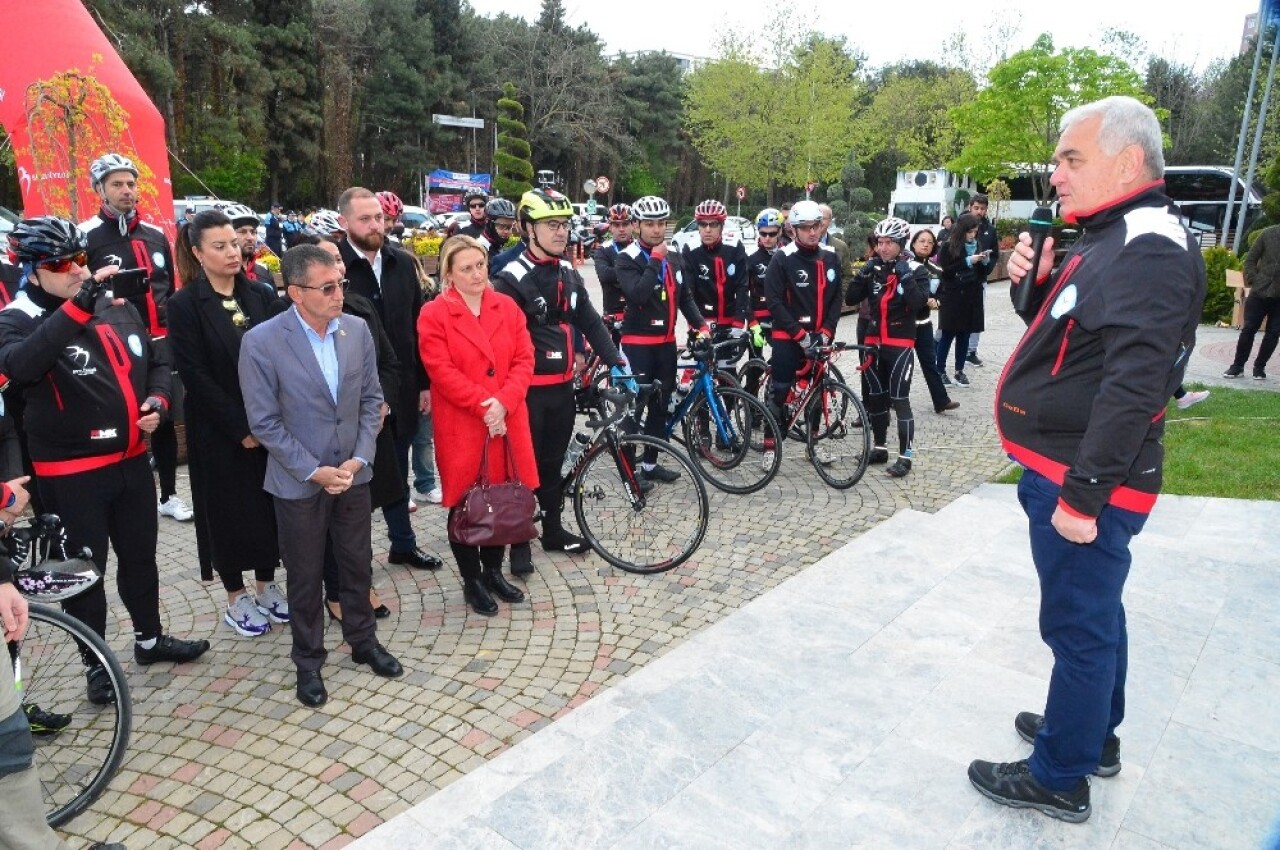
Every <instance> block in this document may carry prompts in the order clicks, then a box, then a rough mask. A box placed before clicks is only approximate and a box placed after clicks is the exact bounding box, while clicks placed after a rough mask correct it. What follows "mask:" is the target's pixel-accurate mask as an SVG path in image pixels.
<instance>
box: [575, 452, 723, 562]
mask: <svg viewBox="0 0 1280 850" xmlns="http://www.w3.org/2000/svg"><path fill="white" fill-rule="evenodd" d="M617 439H618V455H617V456H615V455H614V454H613V452H612V450H611V449H610V448H609V444H608V442H603V443H601V444H600V445H598V446H596V447H594V448H593V449H592V450H591V451H590V453H589V454H588V455H587V459H586V460H585V461H584V462H583V464H582V467H581V468H580V469H579V471H578V474H577V475H576V476H575V477H574V479H573V481H572V483H571V485H570V486H571V488H572V492H573V512H574V515H575V516H576V517H577V519H578V527H579V528H580V529H581V530H582V534H583V536H584V537H585V538H586V540H587V543H589V544H590V546H591V548H592V549H593V550H594V551H595V552H596V554H598V555H599V556H600V557H601V558H604V559H605V560H606V561H608V562H609V563H610V564H613V565H614V566H615V567H617V568H618V569H621V570H626V571H627V572H630V573H642V574H648V573H660V572H665V571H666V570H670V569H672V568H674V567H677V566H679V565H680V564H683V563H684V562H685V561H687V560H688V559H689V557H690V556H691V555H693V553H694V552H695V551H697V549H698V547H699V546H700V545H701V544H702V539H703V537H705V536H706V533H707V524H708V522H709V520H710V514H711V506H710V502H709V501H708V499H707V488H706V486H705V485H703V483H702V477H701V476H700V475H698V472H697V470H696V469H695V468H694V466H693V463H692V462H690V461H689V459H688V458H687V457H685V456H684V454H683V453H681V452H680V451H679V450H678V449H676V448H675V447H674V446H672V445H671V444H670V443H668V442H665V441H664V440H659V439H656V438H654V437H649V436H646V435H643V434H618V435H617ZM646 449H655V450H656V452H657V456H658V457H657V462H658V463H659V464H660V465H662V466H664V467H666V468H667V469H671V470H676V471H679V472H680V477H679V478H678V479H676V481H674V482H672V483H670V484H655V485H654V487H653V489H652V490H651V491H650V492H649V493H647V494H644V495H642V496H637V495H636V491H635V489H634V486H633V484H632V483H631V482H632V481H633V480H634V478H633V471H634V470H636V469H637V468H638V461H639V460H640V459H641V457H642V455H643V454H644V451H645V450H646Z"/></svg>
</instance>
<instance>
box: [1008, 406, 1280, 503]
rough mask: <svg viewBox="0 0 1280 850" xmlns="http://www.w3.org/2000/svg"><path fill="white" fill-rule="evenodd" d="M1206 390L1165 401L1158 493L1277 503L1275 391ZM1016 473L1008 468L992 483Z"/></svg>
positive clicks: (1279, 455) (1279, 447)
mask: <svg viewBox="0 0 1280 850" xmlns="http://www.w3.org/2000/svg"><path fill="white" fill-rule="evenodd" d="M1192 388H1193V389H1204V387H1199V386H1197V387H1192ZM1210 389H1211V391H1212V395H1210V396H1209V398H1208V400H1207V401H1202V402H1200V404H1197V405H1196V406H1195V407H1193V408H1191V409H1190V410H1179V409H1178V406H1177V405H1176V404H1174V403H1172V402H1170V404H1169V413H1168V425H1167V426H1166V427H1165V432H1164V449H1165V455H1164V487H1163V488H1161V489H1162V492H1164V493H1173V494H1176V495H1180V496H1221V497H1225V498H1230V499H1270V500H1272V501H1280V393H1277V392H1268V391H1265V390H1264V391H1257V390H1252V391H1250V390H1233V389H1228V388H1223V387H1212V388H1210ZM1021 476H1022V469H1021V467H1018V466H1014V467H1013V468H1012V469H1010V470H1008V471H1006V472H1004V473H1002V474H1001V475H1000V476H998V477H997V478H996V479H995V481H996V483H998V484H1015V483H1017V481H1018V479H1019V478H1020V477H1021Z"/></svg>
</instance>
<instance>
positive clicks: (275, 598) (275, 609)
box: [257, 581, 289, 623]
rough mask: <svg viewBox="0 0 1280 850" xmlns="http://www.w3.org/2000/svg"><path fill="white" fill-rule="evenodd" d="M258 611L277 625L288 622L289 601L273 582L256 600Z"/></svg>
mask: <svg viewBox="0 0 1280 850" xmlns="http://www.w3.org/2000/svg"><path fill="white" fill-rule="evenodd" d="M257 607H258V610H259V611H261V612H262V613H263V614H265V615H266V616H267V617H268V618H270V619H271V620H272V621H274V622H277V623H287V622H289V600H288V599H286V598H285V595H284V593H283V592H282V591H281V590H280V586H279V585H277V584H276V583H275V582H274V581H273V582H271V583H269V584H268V585H267V589H266V590H264V591H262V595H261V596H259V597H258V599H257Z"/></svg>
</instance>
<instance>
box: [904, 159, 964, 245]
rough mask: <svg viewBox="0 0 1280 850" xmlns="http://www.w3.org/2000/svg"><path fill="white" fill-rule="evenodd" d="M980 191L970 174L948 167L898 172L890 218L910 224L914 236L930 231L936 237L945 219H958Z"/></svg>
mask: <svg viewBox="0 0 1280 850" xmlns="http://www.w3.org/2000/svg"><path fill="white" fill-rule="evenodd" d="M977 191H978V188H977V184H976V183H974V182H973V180H971V179H970V178H969V177H968V175H965V174H956V173H955V172H952V171H948V170H947V169H945V168H933V169H908V170H906V171H899V172H898V175H897V179H896V181H895V183H894V188H893V192H891V193H890V195H889V215H891V216H897V217H898V218H900V219H903V220H904V221H906V222H907V224H909V225H911V235H912V236H913V237H914V236H915V235H916V233H918V232H919V231H921V230H924V229H926V228H928V229H929V230H932V231H933V233H934V234H935V235H937V233H938V231H939V230H941V229H942V217H943V216H948V215H949V216H951V217H952V218H955V217H956V216H957V215H959V214H960V213H961V212H963V211H964V209H965V207H967V206H968V205H969V198H971V197H972V196H973V195H974V194H976V193H977Z"/></svg>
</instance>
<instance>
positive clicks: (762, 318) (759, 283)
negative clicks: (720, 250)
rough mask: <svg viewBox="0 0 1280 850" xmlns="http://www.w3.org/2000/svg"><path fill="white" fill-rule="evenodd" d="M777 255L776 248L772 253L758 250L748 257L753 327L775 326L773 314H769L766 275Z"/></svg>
mask: <svg viewBox="0 0 1280 850" xmlns="http://www.w3.org/2000/svg"><path fill="white" fill-rule="evenodd" d="M776 253H777V249H776V248H775V249H774V250H772V251H768V250H765V249H764V248H756V249H755V250H754V251H752V252H751V256H749V257H747V279H748V284H747V290H748V292H749V293H750V299H751V320H750V324H752V325H761V324H762V325H765V326H766V327H767V326H769V325H771V324H773V314H772V313H770V312H769V299H767V298H766V297H765V294H764V274H765V272H767V271H768V270H769V261H770V260H772V259H773V255H774V254H776Z"/></svg>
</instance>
